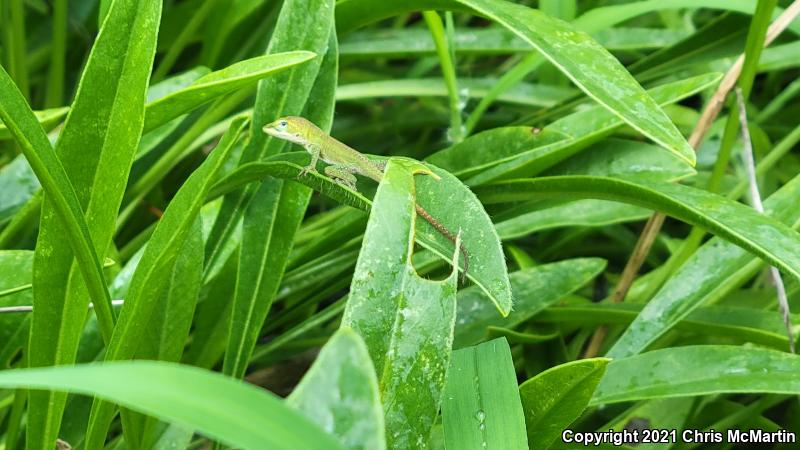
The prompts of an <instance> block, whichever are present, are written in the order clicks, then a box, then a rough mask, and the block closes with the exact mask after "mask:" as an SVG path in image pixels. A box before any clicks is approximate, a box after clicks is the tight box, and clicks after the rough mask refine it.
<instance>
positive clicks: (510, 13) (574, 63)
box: [459, 0, 695, 165]
mask: <svg viewBox="0 0 800 450" xmlns="http://www.w3.org/2000/svg"><path fill="white" fill-rule="evenodd" d="M459 2H460V3H462V4H464V5H466V6H468V7H470V8H472V9H474V10H475V12H476V13H479V14H481V15H484V16H486V17H489V18H490V19H492V20H494V21H496V22H498V23H500V24H501V25H503V26H505V27H507V28H508V29H510V30H511V31H513V32H514V33H516V34H517V35H518V36H520V37H521V38H522V39H524V40H526V41H527V42H529V43H530V44H531V45H532V46H533V47H535V48H536V49H537V50H539V52H541V53H542V54H543V55H544V56H545V57H546V58H547V59H548V60H550V62H551V63H553V64H554V65H555V66H556V67H557V68H559V69H560V70H561V72H563V73H564V75H566V76H567V77H569V78H570V79H571V80H572V81H573V82H574V83H575V84H576V85H577V86H578V87H580V88H581V89H582V90H583V91H584V92H586V94H587V95H588V96H589V97H591V98H593V99H594V100H595V101H597V102H598V103H599V104H601V105H602V106H603V107H605V108H606V109H608V110H609V111H611V112H612V113H613V114H614V115H615V116H618V117H619V118H621V119H622V120H623V121H625V122H626V123H627V124H628V125H630V126H631V127H633V128H634V129H636V130H638V131H640V132H641V133H642V134H644V135H645V136H647V137H649V138H650V139H652V140H653V141H655V142H656V143H658V144H659V145H661V146H662V147H664V148H665V149H667V150H669V151H671V152H672V153H674V154H675V155H677V156H679V157H680V158H682V159H684V160H685V161H686V162H687V163H688V164H690V165H694V163H695V156H694V150H693V149H692V148H691V147H690V146H689V144H688V143H687V142H686V140H685V139H684V138H683V136H682V135H681V134H680V132H679V131H678V129H677V128H676V127H675V125H673V124H672V122H671V121H670V120H669V118H668V117H667V115H666V114H664V112H663V111H662V110H661V108H660V107H659V106H658V104H657V103H656V102H655V101H653V99H652V98H651V97H650V96H649V95H648V94H647V92H646V91H645V90H644V89H642V87H641V86H639V84H638V83H637V82H636V80H635V79H634V78H633V77H632V76H631V75H630V74H629V73H628V71H627V70H625V68H624V67H623V66H622V64H620V63H619V61H617V60H616V59H614V57H613V56H611V54H609V53H608V52H607V51H606V50H605V49H604V48H603V47H601V46H600V45H599V44H597V42H595V41H594V40H593V39H592V38H591V37H590V36H589V35H587V34H585V33H584V32H582V31H577V30H575V29H573V28H572V27H571V26H569V25H568V24H566V23H565V22H561V21H559V20H555V19H552V18H550V17H548V16H547V15H545V14H543V13H541V12H540V11H537V10H535V9H531V8H528V7H525V6H522V5H517V4H513V3H510V2H505V1H499V0H460V1H459Z"/></svg>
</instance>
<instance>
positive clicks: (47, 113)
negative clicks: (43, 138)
mask: <svg viewBox="0 0 800 450" xmlns="http://www.w3.org/2000/svg"><path fill="white" fill-rule="evenodd" d="M68 111H69V108H53V109H45V110H44V111H34V112H33V114H34V115H35V116H36V119H37V120H38V121H39V123H40V124H41V125H42V128H44V129H45V131H50V130H52V129H53V128H54V127H55V126H56V125H58V124H59V123H60V122H61V119H63V118H64V116H66V115H67V112H68ZM13 138H14V135H13V134H12V133H11V131H10V130H9V129H8V127H7V126H6V125H5V124H4V123H2V122H0V141H5V140H8V139H13Z"/></svg>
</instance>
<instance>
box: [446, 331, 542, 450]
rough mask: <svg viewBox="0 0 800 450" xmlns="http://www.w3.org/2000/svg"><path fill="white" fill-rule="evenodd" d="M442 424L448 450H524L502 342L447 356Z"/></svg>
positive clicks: (511, 370) (520, 418)
mask: <svg viewBox="0 0 800 450" xmlns="http://www.w3.org/2000/svg"><path fill="white" fill-rule="evenodd" d="M442 423H443V425H444V440H445V445H446V446H447V447H448V448H459V449H465V450H467V449H475V450H482V449H496V450H506V449H508V450H514V449H519V450H522V449H527V448H528V439H527V435H526V433H525V416H524V415H523V413H522V404H521V403H520V398H519V390H518V389H517V374H516V373H515V370H514V361H513V360H512V359H511V349H510V348H509V346H508V342H506V340H505V339H504V338H500V339H495V340H492V341H489V342H486V343H483V344H480V345H478V346H475V347H467V348H463V349H461V350H456V351H455V352H453V359H452V361H451V363H450V368H449V369H448V371H447V384H446V386H445V391H444V399H443V401H442Z"/></svg>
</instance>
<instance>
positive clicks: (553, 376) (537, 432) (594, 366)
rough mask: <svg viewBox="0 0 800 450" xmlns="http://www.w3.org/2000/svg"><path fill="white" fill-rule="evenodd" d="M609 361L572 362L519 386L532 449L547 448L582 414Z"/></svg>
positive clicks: (602, 359)
mask: <svg viewBox="0 0 800 450" xmlns="http://www.w3.org/2000/svg"><path fill="white" fill-rule="evenodd" d="M609 361H610V359H607V358H590V359H583V360H580V361H573V362H569V363H566V364H562V365H560V366H555V367H552V368H550V369H548V370H546V371H544V372H542V373H540V374H539V375H536V376H535V377H533V378H531V379H530V380H528V381H526V382H524V383H522V384H521V385H520V386H519V395H520V398H521V399H522V409H523V410H524V411H525V424H526V426H527V429H528V442H529V445H530V448H531V449H537V450H538V449H542V450H544V449H546V448H548V447H549V446H550V445H551V444H552V443H553V442H554V441H555V440H556V439H557V438H558V437H559V436H561V433H562V432H563V431H564V429H566V428H568V427H569V425H570V424H571V423H572V422H573V421H574V420H575V419H577V418H578V416H580V415H581V413H582V412H583V410H585V409H586V406H587V404H588V403H589V400H590V399H592V394H593V393H594V391H595V388H596V387H597V384H598V383H599V382H600V379H601V378H603V373H604V372H606V366H607V365H608V362H609ZM603 379H605V378H603Z"/></svg>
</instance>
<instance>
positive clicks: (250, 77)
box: [144, 51, 316, 133]
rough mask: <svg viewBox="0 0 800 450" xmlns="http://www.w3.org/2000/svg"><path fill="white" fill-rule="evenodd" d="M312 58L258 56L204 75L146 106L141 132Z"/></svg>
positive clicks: (294, 54)
mask: <svg viewBox="0 0 800 450" xmlns="http://www.w3.org/2000/svg"><path fill="white" fill-rule="evenodd" d="M314 56H316V55H314V53H312V52H306V51H297V52H286V53H276V54H272V55H265V56H258V57H255V58H251V59H247V60H244V61H239V62H237V63H236V64H232V65H230V66H228V67H226V68H224V69H221V70H217V71H215V72H211V73H209V74H207V75H204V76H202V77H200V78H199V79H197V80H195V81H194V82H193V83H192V84H191V85H189V86H187V87H185V88H183V89H181V90H179V91H177V92H173V93H171V94H169V95H167V96H165V97H162V98H160V99H158V100H156V101H154V102H152V103H149V104H148V105H147V115H146V118H145V122H144V133H147V132H148V131H150V130H153V129H155V128H157V127H159V126H161V125H163V124H165V123H167V122H169V121H170V120H172V119H174V118H176V117H178V116H181V115H183V114H186V113H187V112H189V111H191V110H193V109H195V108H197V107H198V106H200V105H203V104H205V103H208V102H210V101H212V100H214V99H215V98H218V97H221V96H223V95H225V94H229V93H231V92H233V91H236V90H238V89H242V88H244V87H246V86H249V85H251V84H255V83H256V82H257V81H258V80H260V79H262V78H265V77H267V76H269V75H272V74H274V73H277V72H280V71H283V70H286V69H289V68H291V67H294V66H296V65H298V64H302V63H304V62H306V61H308V60H310V59H312V58H314Z"/></svg>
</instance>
